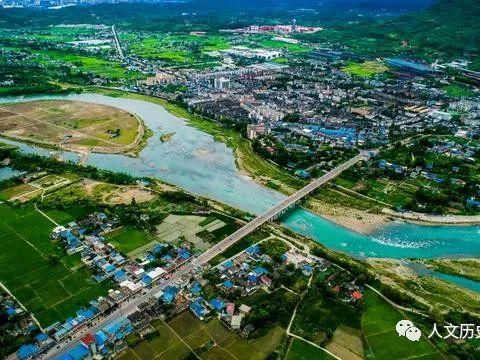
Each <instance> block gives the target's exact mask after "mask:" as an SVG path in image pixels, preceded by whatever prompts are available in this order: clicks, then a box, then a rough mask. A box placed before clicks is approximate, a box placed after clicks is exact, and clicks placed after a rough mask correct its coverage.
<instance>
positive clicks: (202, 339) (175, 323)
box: [120, 311, 284, 360]
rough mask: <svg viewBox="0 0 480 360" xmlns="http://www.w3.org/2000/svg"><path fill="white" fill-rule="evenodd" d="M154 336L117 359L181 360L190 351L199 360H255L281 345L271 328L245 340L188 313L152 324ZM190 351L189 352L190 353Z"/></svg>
mask: <svg viewBox="0 0 480 360" xmlns="http://www.w3.org/2000/svg"><path fill="white" fill-rule="evenodd" d="M152 325H153V327H154V328H155V332H154V333H153V334H150V335H148V336H147V337H146V340H145V341H142V342H140V343H138V344H135V342H136V341H131V342H133V346H132V348H131V349H129V350H127V351H126V352H125V353H123V354H121V355H120V359H138V358H140V359H145V360H149V359H153V358H157V359H165V360H167V359H180V358H185V357H186V356H188V354H189V353H190V352H191V350H193V352H195V354H197V355H198V356H200V357H201V358H202V359H225V360H228V359H241V360H247V359H255V360H261V359H265V358H267V357H268V356H269V355H270V354H271V353H272V352H273V351H274V350H275V349H276V348H277V347H278V346H279V345H280V343H281V342H282V340H283V338H284V331H283V330H282V329H280V328H276V327H275V328H272V329H271V330H270V331H269V332H268V333H267V334H265V335H264V336H262V337H260V338H257V339H254V340H245V339H242V338H240V337H239V336H238V335H236V334H234V333H232V332H231V331H229V330H228V329H227V328H226V327H225V326H224V325H222V324H221V323H220V321H219V320H217V319H213V320H210V321H209V322H208V323H203V322H201V321H200V320H198V319H197V318H195V317H194V316H193V315H192V314H191V313H190V312H189V311H186V312H183V313H181V314H180V315H178V316H177V317H175V318H173V319H172V320H170V321H168V323H164V322H162V321H161V320H155V321H154V322H153V323H152ZM190 349H191V350H190Z"/></svg>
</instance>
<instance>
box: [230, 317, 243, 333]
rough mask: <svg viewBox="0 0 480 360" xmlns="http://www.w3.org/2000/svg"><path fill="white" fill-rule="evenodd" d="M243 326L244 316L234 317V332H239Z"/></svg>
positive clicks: (231, 323) (231, 322)
mask: <svg viewBox="0 0 480 360" xmlns="http://www.w3.org/2000/svg"><path fill="white" fill-rule="evenodd" d="M241 325H242V315H233V316H232V320H231V321H230V326H231V327H232V329H233V330H239V329H240V327H241Z"/></svg>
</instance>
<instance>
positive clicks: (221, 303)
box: [210, 298, 225, 311]
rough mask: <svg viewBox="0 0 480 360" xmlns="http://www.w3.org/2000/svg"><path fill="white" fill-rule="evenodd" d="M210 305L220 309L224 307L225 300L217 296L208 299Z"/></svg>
mask: <svg viewBox="0 0 480 360" xmlns="http://www.w3.org/2000/svg"><path fill="white" fill-rule="evenodd" d="M210 305H212V306H213V308H214V309H215V310H217V311H222V310H223V309H224V308H225V302H224V301H223V300H221V299H219V298H216V299H212V300H210Z"/></svg>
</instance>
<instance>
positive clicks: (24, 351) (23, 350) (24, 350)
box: [17, 344, 39, 360]
mask: <svg viewBox="0 0 480 360" xmlns="http://www.w3.org/2000/svg"><path fill="white" fill-rule="evenodd" d="M38 352H39V349H38V346H37V345H33V344H26V345H22V346H21V347H20V349H18V351H17V355H18V358H19V359H20V360H27V359H32V358H33V357H35V355H36V354H37V353H38Z"/></svg>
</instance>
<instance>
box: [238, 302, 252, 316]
mask: <svg viewBox="0 0 480 360" xmlns="http://www.w3.org/2000/svg"><path fill="white" fill-rule="evenodd" d="M238 310H240V313H241V314H248V313H249V312H250V310H252V308H251V307H250V306H248V305H245V304H242V305H240V307H239V309H238Z"/></svg>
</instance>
